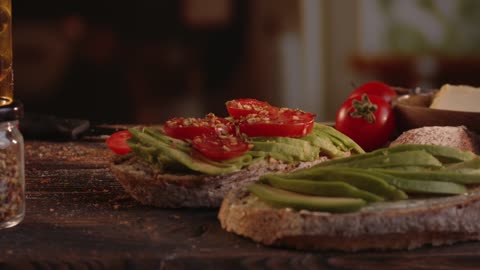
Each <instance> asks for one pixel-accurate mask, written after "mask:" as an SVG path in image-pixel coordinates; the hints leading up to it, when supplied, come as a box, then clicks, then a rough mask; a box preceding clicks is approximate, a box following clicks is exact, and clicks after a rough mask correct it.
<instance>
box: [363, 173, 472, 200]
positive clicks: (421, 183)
mask: <svg viewBox="0 0 480 270" xmlns="http://www.w3.org/2000/svg"><path fill="white" fill-rule="evenodd" d="M368 173H370V174H372V175H375V176H377V177H380V178H382V179H383V180H385V181H386V182H387V183H389V184H391V185H394V186H396V187H397V188H399V189H401V190H403V191H405V192H407V193H421V194H445V195H450V194H452V195H455V194H462V193H465V192H466V191H467V189H466V188H465V186H464V185H462V184H457V183H452V182H441V181H429V180H414V179H415V178H413V179H411V178H407V179H406V178H402V177H398V176H394V175H389V174H384V173H382V172H379V171H378V170H368Z"/></svg>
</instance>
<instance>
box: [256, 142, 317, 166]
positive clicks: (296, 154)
mask: <svg viewBox="0 0 480 270" xmlns="http://www.w3.org/2000/svg"><path fill="white" fill-rule="evenodd" d="M252 144H253V145H254V146H253V148H252V150H253V151H263V152H267V153H268V154H269V155H270V156H271V157H273V158H275V159H278V160H281V161H285V162H298V161H312V160H315V159H317V158H318V156H319V151H320V150H319V149H318V148H316V147H313V146H312V145H311V144H310V143H309V142H307V141H304V140H300V139H294V138H281V137H278V138H258V139H255V140H253V141H252Z"/></svg>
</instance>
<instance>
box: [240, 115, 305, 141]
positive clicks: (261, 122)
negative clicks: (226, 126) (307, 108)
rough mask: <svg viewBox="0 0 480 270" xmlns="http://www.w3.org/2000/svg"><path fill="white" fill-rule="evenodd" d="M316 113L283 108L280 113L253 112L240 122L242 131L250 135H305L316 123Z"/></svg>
mask: <svg viewBox="0 0 480 270" xmlns="http://www.w3.org/2000/svg"><path fill="white" fill-rule="evenodd" d="M314 119H315V115H314V114H311V113H307V112H304V111H300V110H292V109H287V108H282V109H280V110H279V111H278V113H264V114H251V115H248V116H246V117H245V118H243V119H241V120H240V122H239V129H240V133H242V134H245V135H247V136H249V137H303V136H305V135H307V134H309V133H310V132H311V131H312V129H313V125H314Z"/></svg>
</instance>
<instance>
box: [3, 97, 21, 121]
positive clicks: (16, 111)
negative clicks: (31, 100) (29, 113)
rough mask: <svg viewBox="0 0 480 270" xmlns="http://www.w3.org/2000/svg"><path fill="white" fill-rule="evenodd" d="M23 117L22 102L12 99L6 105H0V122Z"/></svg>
mask: <svg viewBox="0 0 480 270" xmlns="http://www.w3.org/2000/svg"><path fill="white" fill-rule="evenodd" d="M22 117H23V104H22V103H21V102H20V101H18V100H14V101H13V102H12V103H10V104H9V105H6V106H0V122H6V121H15V120H20V119H21V118H22Z"/></svg>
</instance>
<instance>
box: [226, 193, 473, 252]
mask: <svg viewBox="0 0 480 270" xmlns="http://www.w3.org/2000/svg"><path fill="white" fill-rule="evenodd" d="M218 218H219V220H220V222H221V225H222V227H223V228H224V229H225V230H227V231H229V232H234V233H236V234H239V235H242V236H245V237H248V238H251V239H253V240H254V241H256V242H259V243H262V244H264V245H269V246H270V245H272V246H281V247H289V248H295V249H300V250H342V251H359V250H366V249H375V250H391V249H413V248H418V247H420V246H423V245H427V244H429V245H433V246H438V245H447V244H452V243H455V242H459V241H467V240H480V222H478V221H479V220H480V189H479V188H477V189H472V190H470V191H469V192H468V193H467V194H464V195H458V196H452V197H441V198H429V199H416V200H405V201H398V202H387V203H386V202H383V203H375V204H371V205H369V206H367V207H364V208H362V209H361V210H360V211H359V212H355V213H348V214H329V213H324V212H311V211H306V210H301V211H294V210H292V209H289V208H273V207H271V206H269V205H267V204H266V203H264V202H262V201H260V200H259V199H258V198H257V197H256V196H254V195H251V194H250V193H249V192H248V191H246V190H245V189H240V190H236V191H232V192H230V193H229V194H228V195H227V196H226V197H225V199H224V201H223V203H222V206H221V208H220V212H219V214H218Z"/></svg>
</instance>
